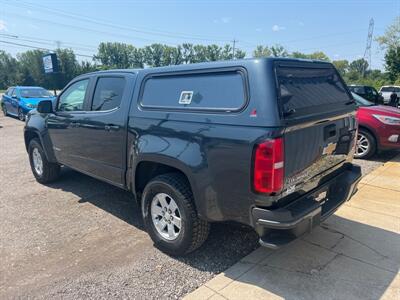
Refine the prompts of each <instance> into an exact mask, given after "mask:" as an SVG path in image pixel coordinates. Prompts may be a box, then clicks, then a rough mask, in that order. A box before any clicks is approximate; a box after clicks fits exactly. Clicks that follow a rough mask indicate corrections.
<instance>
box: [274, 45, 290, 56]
mask: <svg viewBox="0 0 400 300" xmlns="http://www.w3.org/2000/svg"><path fill="white" fill-rule="evenodd" d="M271 52H272V56H275V57H287V56H288V55H289V53H288V52H287V50H286V49H285V48H284V47H283V46H281V45H278V44H277V45H275V46H272V47H271Z"/></svg>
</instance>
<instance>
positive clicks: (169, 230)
mask: <svg viewBox="0 0 400 300" xmlns="http://www.w3.org/2000/svg"><path fill="white" fill-rule="evenodd" d="M150 213H151V220H152V222H153V225H154V227H155V228H156V230H157V232H158V234H160V235H161V236H162V237H163V238H164V239H166V240H168V241H173V240H175V239H177V238H178V236H179V234H180V232H181V228H182V221H181V213H180V211H179V208H178V205H177V204H176V202H175V200H174V199H172V197H171V196H169V195H167V194H165V193H158V194H156V195H155V196H154V197H153V199H152V201H151V207H150Z"/></svg>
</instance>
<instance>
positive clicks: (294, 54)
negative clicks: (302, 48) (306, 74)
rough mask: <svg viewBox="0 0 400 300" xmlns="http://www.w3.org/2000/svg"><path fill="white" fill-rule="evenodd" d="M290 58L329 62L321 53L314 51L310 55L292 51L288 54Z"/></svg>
mask: <svg viewBox="0 0 400 300" xmlns="http://www.w3.org/2000/svg"><path fill="white" fill-rule="evenodd" d="M290 56H291V57H294V58H304V59H316V60H325V61H329V57H328V56H327V55H326V54H325V53H324V52H322V51H316V52H313V53H310V54H306V53H302V52H298V51H294V52H292V53H291V54H290Z"/></svg>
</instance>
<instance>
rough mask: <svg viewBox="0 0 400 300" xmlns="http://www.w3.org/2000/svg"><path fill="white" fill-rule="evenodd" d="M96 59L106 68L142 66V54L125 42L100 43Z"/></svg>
mask: <svg viewBox="0 0 400 300" xmlns="http://www.w3.org/2000/svg"><path fill="white" fill-rule="evenodd" d="M95 59H96V60H99V61H100V62H101V64H102V65H103V66H105V67H106V68H117V69H127V68H141V67H143V59H142V55H141V54H139V53H138V49H136V48H135V47H134V46H132V45H128V44H124V43H100V45H99V47H98V51H97V54H96V55H95Z"/></svg>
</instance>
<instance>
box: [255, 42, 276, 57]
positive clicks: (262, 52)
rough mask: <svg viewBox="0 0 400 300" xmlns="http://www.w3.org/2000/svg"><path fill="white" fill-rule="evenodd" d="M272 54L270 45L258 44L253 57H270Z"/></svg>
mask: <svg viewBox="0 0 400 300" xmlns="http://www.w3.org/2000/svg"><path fill="white" fill-rule="evenodd" d="M268 56H272V51H271V49H269V48H268V46H262V45H258V46H257V47H256V49H255V50H254V52H253V57H268Z"/></svg>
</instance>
